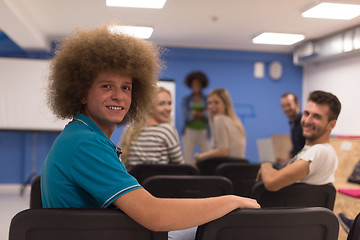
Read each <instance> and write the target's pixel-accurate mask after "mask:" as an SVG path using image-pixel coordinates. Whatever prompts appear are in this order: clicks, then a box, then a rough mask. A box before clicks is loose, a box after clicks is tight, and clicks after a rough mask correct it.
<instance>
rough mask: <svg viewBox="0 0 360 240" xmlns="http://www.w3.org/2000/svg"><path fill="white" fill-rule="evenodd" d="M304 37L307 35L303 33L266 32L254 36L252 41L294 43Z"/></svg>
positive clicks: (257, 42) (277, 43)
mask: <svg viewBox="0 0 360 240" xmlns="http://www.w3.org/2000/svg"><path fill="white" fill-rule="evenodd" d="M304 38H305V36H304V35H302V34H290V33H271V32H264V33H262V34H260V35H258V36H256V37H255V38H253V40H252V42H253V43H255V44H273V45H292V44H295V43H297V42H300V41H302V40H303V39H304Z"/></svg>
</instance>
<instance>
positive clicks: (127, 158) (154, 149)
mask: <svg viewBox="0 0 360 240" xmlns="http://www.w3.org/2000/svg"><path fill="white" fill-rule="evenodd" d="M170 117H171V93H170V91H169V90H167V89H165V88H163V87H158V88H157V90H156V94H155V99H154V102H153V104H152V108H151V110H150V111H149V112H148V114H147V115H146V116H145V117H144V119H143V120H142V121H141V123H140V124H137V125H130V126H129V127H127V128H126V130H125V132H124V135H123V137H122V140H121V142H120V146H121V148H122V156H121V158H122V160H123V161H124V162H125V163H126V164H127V166H128V167H131V166H134V165H137V164H140V163H156V164H157V163H158V164H166V163H175V164H179V163H183V162H184V159H183V155H182V152H181V147H180V142H179V135H178V132H177V130H176V128H175V127H173V126H172V125H170V124H169V122H170Z"/></svg>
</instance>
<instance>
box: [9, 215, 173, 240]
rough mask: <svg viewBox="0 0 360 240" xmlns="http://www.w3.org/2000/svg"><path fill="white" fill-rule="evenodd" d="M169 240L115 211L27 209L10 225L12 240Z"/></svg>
mask: <svg viewBox="0 0 360 240" xmlns="http://www.w3.org/2000/svg"><path fill="white" fill-rule="evenodd" d="M35 239H36V240H49V239H51V240H64V239H66V240H80V239H86V240H103V239H106V240H115V239H116V240H118V239H133V240H141V239H144V240H145V239H149V240H150V239H151V240H165V239H168V234H167V232H152V231H150V230H148V229H146V228H145V227H143V226H141V225H140V224H138V223H136V222H135V221H134V220H132V219H131V218H130V217H128V216H127V215H126V214H125V213H123V212H121V211H120V210H116V209H74V208H73V209H69V208H67V209H55V208H47V209H44V208H43V209H27V210H24V211H22V212H20V213H18V214H16V215H15V216H14V217H13V219H12V220H11V223H10V231H9V240H35Z"/></svg>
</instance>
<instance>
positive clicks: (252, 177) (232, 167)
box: [215, 163, 260, 197]
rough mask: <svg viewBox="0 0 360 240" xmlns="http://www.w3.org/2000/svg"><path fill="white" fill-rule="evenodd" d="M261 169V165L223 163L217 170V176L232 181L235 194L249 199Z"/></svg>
mask: <svg viewBox="0 0 360 240" xmlns="http://www.w3.org/2000/svg"><path fill="white" fill-rule="evenodd" d="M259 168H260V164H253V163H250V164H248V163H245V164H244V163H223V164H220V165H219V166H218V167H217V168H216V170H215V174H216V175H219V176H224V177H226V178H228V179H230V180H231V182H232V183H233V186H234V194H236V195H238V196H243V197H249V196H250V192H251V189H252V187H253V186H254V184H255V181H256V176H257V173H258V171H259Z"/></svg>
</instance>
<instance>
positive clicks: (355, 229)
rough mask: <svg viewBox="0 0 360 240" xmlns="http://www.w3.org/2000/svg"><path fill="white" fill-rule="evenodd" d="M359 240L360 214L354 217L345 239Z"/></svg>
mask: <svg viewBox="0 0 360 240" xmlns="http://www.w3.org/2000/svg"><path fill="white" fill-rule="evenodd" d="M359 239H360V213H359V214H358V215H357V216H356V217H355V219H354V222H353V224H352V226H351V228H350V231H349V234H348V237H347V240H359Z"/></svg>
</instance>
